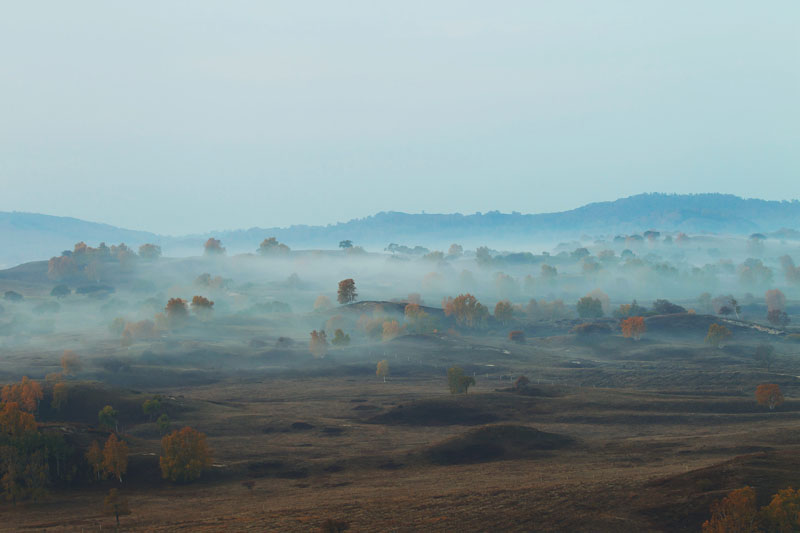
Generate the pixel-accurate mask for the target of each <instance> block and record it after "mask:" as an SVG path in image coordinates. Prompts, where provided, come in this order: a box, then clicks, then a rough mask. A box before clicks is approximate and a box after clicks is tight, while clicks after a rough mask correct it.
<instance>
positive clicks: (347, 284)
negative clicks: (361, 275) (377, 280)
mask: <svg viewBox="0 0 800 533" xmlns="http://www.w3.org/2000/svg"><path fill="white" fill-rule="evenodd" d="M357 297H358V293H357V292H356V282H355V281H353V279H352V278H348V279H343V280H342V281H340V282H339V290H338V292H337V294H336V298H337V300H338V301H339V303H340V304H349V303H350V302H355V301H356V298H357Z"/></svg>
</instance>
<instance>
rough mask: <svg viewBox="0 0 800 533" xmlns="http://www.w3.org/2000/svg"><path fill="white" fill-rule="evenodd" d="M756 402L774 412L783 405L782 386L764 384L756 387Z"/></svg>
mask: <svg viewBox="0 0 800 533" xmlns="http://www.w3.org/2000/svg"><path fill="white" fill-rule="evenodd" d="M756 402H758V405H766V406H767V407H769V410H770V411H772V410H773V409H775V408H776V407H777V406H779V405H780V404H782V403H783V393H782V392H781V388H780V386H778V385H776V384H775V383H762V384H761V385H759V386H758V387H756Z"/></svg>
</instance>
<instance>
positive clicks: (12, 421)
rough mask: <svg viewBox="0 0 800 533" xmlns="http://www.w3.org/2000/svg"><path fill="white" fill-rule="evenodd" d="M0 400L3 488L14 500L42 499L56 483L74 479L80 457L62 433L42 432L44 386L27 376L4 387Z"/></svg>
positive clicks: (0, 445) (8, 496)
mask: <svg viewBox="0 0 800 533" xmlns="http://www.w3.org/2000/svg"><path fill="white" fill-rule="evenodd" d="M0 396H2V403H0V488H2V494H3V496H4V497H5V498H6V499H7V500H9V501H12V502H18V501H23V500H27V499H33V500H39V499H41V498H42V497H44V495H45V494H46V491H47V488H48V486H50V485H51V484H53V483H54V482H59V481H60V482H67V481H70V480H72V479H73V477H74V476H75V474H76V472H77V470H78V462H79V461H78V459H76V457H75V454H74V451H73V449H72V448H71V447H70V446H69V445H67V443H66V442H65V441H64V439H63V437H62V435H61V434H60V433H58V432H54V431H52V430H48V431H46V432H44V431H41V430H40V429H39V426H38V424H37V422H36V417H35V413H36V412H37V411H38V408H39V402H40V401H41V400H42V398H43V396H44V395H43V391H42V387H41V386H40V385H39V383H37V382H36V381H33V380H30V379H28V378H27V377H24V378H23V379H22V381H21V382H19V383H14V384H10V385H6V386H5V387H3V389H2V392H1V393H0Z"/></svg>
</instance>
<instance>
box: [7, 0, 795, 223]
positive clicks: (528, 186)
mask: <svg viewBox="0 0 800 533" xmlns="http://www.w3.org/2000/svg"><path fill="white" fill-rule="evenodd" d="M798 28H800V2H797V0H787V1H767V2H752V1H746V2H737V1H732V0H720V1H712V0H704V1H700V2H698V1H696V0H693V1H676V0H670V1H663V2H660V1H650V0H627V1H612V0H603V1H596V2H595V1H586V0H581V1H576V2H571V1H565V0H558V1H546V2H545V1H541V2H537V1H532V0H523V1H519V2H502V1H494V2H488V1H481V2H468V1H465V0H453V1H449V0H446V1H445V0H436V1H433V2H432V1H419V2H416V1H409V0H406V1H404V2H380V1H376V0H367V1H363V2H362V1H352V0H348V1H345V2H331V1H324V2H316V1H313V2H312V1H307V2H290V1H287V2H267V1H263V0H262V1H239V2H237V1H225V2H222V1H214V2H210V1H204V0H191V1H185V2H178V1H144V2H114V1H109V0H99V1H94V2H88V1H75V2H65V1H63V0H58V1H51V2H43V1H37V2H22V1H20V2H7V3H6V4H5V5H4V6H3V8H2V14H1V15H0V186H1V187H0V210H4V211H11V210H18V211H34V212H42V213H48V214H57V215H69V216H75V217H79V218H85V219H89V220H95V221H101V222H107V223H110V224H115V225H119V226H124V227H129V228H133V229H147V230H152V231H157V232H161V233H173V234H175V233H188V232H201V231H207V230H212V229H230V228H238V227H251V226H284V225H289V224H295V223H309V224H320V223H331V222H336V221H341V220H347V219H350V218H354V217H360V216H365V215H368V214H372V213H375V212H377V211H382V210H398V211H409V212H419V211H422V210H426V211H427V212H453V211H460V212H463V213H473V212H475V211H489V210H495V209H498V210H501V211H522V212H542V211H555V210H562V209H569V208H572V207H576V206H578V205H581V204H584V203H587V202H591V201H599V200H611V199H615V198H617V197H620V196H627V195H631V194H636V193H640V192H652V191H663V192H717V191H719V192H730V193H734V194H738V195H742V196H750V197H761V198H768V199H787V198H797V197H798V196H800V31H798Z"/></svg>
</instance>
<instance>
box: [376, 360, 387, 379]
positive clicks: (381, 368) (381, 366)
mask: <svg viewBox="0 0 800 533" xmlns="http://www.w3.org/2000/svg"><path fill="white" fill-rule="evenodd" d="M375 375H376V376H378V377H379V378H383V382H384V383H386V376H388V375H389V361H387V360H386V359H384V360H382V361H378V367H377V369H376V370H375Z"/></svg>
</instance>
